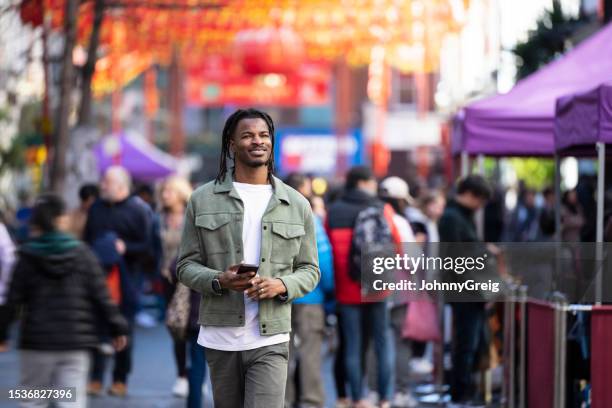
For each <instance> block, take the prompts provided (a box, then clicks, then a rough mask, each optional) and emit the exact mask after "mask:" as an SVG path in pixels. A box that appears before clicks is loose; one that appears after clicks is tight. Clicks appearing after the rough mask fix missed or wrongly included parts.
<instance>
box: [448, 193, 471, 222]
mask: <svg viewBox="0 0 612 408" xmlns="http://www.w3.org/2000/svg"><path fill="white" fill-rule="evenodd" d="M446 207H447V208H455V209H456V210H457V211H459V212H460V213H461V214H463V216H464V217H466V218H471V217H472V216H473V215H474V210H472V209H470V208H467V207H465V206H463V205H461V204H460V203H459V202H458V201H457V200H455V199H454V198H451V199H449V200H448V203H447V204H446Z"/></svg>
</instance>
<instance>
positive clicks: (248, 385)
mask: <svg viewBox="0 0 612 408" xmlns="http://www.w3.org/2000/svg"><path fill="white" fill-rule="evenodd" d="M288 359H289V343H288V342H285V343H280V344H274V345H272V346H265V347H261V348H258V349H254V350H245V351H221V350H213V349H209V348H207V349H206V361H207V362H208V367H209V368H210V381H211V383H212V388H213V400H214V402H215V408H282V407H283V405H284V402H285V383H286V381H287V361H288Z"/></svg>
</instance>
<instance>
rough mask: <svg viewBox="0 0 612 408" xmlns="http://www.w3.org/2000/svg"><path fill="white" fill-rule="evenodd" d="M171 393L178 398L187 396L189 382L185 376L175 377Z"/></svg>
mask: <svg viewBox="0 0 612 408" xmlns="http://www.w3.org/2000/svg"><path fill="white" fill-rule="evenodd" d="M172 395H174V396H175V397H180V398H187V395H189V382H188V381H187V379H186V378H180V377H179V378H177V379H176V381H175V382H174V386H173V387H172Z"/></svg>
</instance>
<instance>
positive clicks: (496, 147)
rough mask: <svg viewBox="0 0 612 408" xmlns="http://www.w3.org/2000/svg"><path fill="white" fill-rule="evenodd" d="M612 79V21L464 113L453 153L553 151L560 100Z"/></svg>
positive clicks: (505, 154)
mask: <svg viewBox="0 0 612 408" xmlns="http://www.w3.org/2000/svg"><path fill="white" fill-rule="evenodd" d="M611 80H612V24H608V25H606V26H605V27H603V28H602V29H601V30H599V31H598V32H597V33H595V34H594V35H593V36H591V37H590V38H588V39H586V40H585V41H583V42H582V43H580V44H579V45H578V46H577V47H576V48H574V49H573V50H571V51H569V52H568V53H567V54H565V55H564V56H563V57H561V58H559V59H558V60H557V61H554V62H552V63H550V64H548V65H547V66H545V67H544V68H542V69H540V70H539V71H537V72H536V73H534V74H532V75H530V76H529V77H527V78H525V79H523V80H522V81H519V82H518V83H517V84H516V85H515V86H514V88H512V90H511V91H510V92H508V93H506V94H499V95H495V96H492V97H490V98H486V99H483V100H480V101H476V102H474V103H472V104H470V105H468V106H467V107H465V108H464V111H463V115H464V116H463V120H462V125H461V126H459V127H458V129H459V130H460V131H459V132H458V134H457V133H455V134H454V135H453V136H454V137H458V138H459V139H458V140H457V141H456V142H455V143H454V145H453V148H454V153H462V152H465V153H467V154H484V155H490V156H544V155H546V156H549V155H552V154H554V152H555V146H554V138H553V128H554V117H555V103H556V100H557V99H558V98H560V97H562V96H564V95H568V94H574V93H576V92H582V91H586V90H588V89H591V88H594V87H595V86H597V85H599V84H601V83H603V82H607V81H611Z"/></svg>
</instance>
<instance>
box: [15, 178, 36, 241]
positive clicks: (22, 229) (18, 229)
mask: <svg viewBox="0 0 612 408" xmlns="http://www.w3.org/2000/svg"><path fill="white" fill-rule="evenodd" d="M17 195H18V199H19V207H17V211H16V212H15V241H16V242H17V243H18V244H21V243H23V242H25V241H27V240H28V238H29V236H30V217H31V216H32V197H33V195H32V192H31V191H30V190H27V189H24V190H20V191H19V193H18V194H17Z"/></svg>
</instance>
